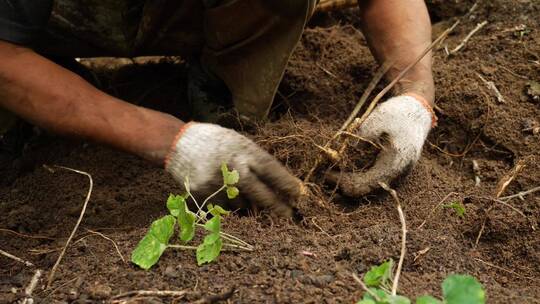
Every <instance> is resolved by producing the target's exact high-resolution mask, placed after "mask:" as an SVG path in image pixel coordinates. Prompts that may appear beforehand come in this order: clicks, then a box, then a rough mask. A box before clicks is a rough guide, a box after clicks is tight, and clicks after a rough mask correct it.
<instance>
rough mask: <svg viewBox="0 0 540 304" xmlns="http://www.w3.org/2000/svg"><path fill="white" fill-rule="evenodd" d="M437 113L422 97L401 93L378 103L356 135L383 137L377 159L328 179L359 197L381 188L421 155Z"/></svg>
mask: <svg viewBox="0 0 540 304" xmlns="http://www.w3.org/2000/svg"><path fill="white" fill-rule="evenodd" d="M435 123H436V117H435V114H434V112H433V110H432V109H431V106H430V105H429V104H427V102H426V101H424V100H423V99H422V98H421V97H419V96H418V97H413V96H409V95H402V96H398V97H393V98H391V99H389V100H388V101H386V102H384V103H382V104H381V105H379V106H378V107H377V108H376V109H375V110H374V111H373V112H372V113H371V114H370V115H369V116H368V118H367V119H366V121H365V122H364V123H363V124H362V125H361V127H360V128H359V130H358V135H359V136H361V137H363V138H366V139H368V140H371V141H378V140H379V139H380V138H381V137H383V138H385V139H386V141H385V142H384V145H383V150H382V151H381V152H380V153H379V156H378V157H377V161H376V162H375V165H373V167H372V168H370V169H369V170H368V171H367V172H365V173H342V174H340V172H331V173H330V174H328V175H327V180H328V181H330V182H332V183H337V182H338V181H339V184H340V189H341V191H342V192H343V194H345V195H348V196H352V197H359V196H362V195H364V194H367V193H369V192H371V191H373V190H375V189H378V188H380V186H379V182H384V183H388V184H389V183H390V182H391V181H392V180H394V179H395V178H397V177H399V176H401V175H402V174H404V173H406V172H407V171H409V169H411V168H412V167H413V166H414V164H415V163H416V162H417V161H418V159H419V158H420V154H421V153H422V147H423V145H424V142H425V140H426V137H427V135H428V133H429V131H430V129H431V127H432V126H434V125H435Z"/></svg>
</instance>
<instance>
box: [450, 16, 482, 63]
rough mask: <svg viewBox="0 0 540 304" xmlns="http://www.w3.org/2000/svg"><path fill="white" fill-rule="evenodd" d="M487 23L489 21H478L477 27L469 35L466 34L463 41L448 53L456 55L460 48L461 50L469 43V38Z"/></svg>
mask: <svg viewBox="0 0 540 304" xmlns="http://www.w3.org/2000/svg"><path fill="white" fill-rule="evenodd" d="M486 24H488V22H487V21H484V22H482V23H478V24H477V25H476V27H475V28H474V29H473V30H472V31H471V32H470V33H469V34H468V35H467V36H465V38H464V39H463V40H462V41H461V43H460V44H459V45H458V46H456V47H455V48H454V49H453V50H451V51H450V52H449V53H448V55H454V54H455V53H457V52H459V50H461V49H462V48H463V47H465V44H467V42H468V41H469V39H471V37H472V36H473V35H474V34H476V33H477V32H478V31H479V30H481V29H482V28H483V27H484V26H486Z"/></svg>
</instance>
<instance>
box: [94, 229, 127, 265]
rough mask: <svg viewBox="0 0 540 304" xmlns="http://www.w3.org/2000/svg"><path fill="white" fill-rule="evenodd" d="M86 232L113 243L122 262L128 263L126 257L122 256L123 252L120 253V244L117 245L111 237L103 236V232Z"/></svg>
mask: <svg viewBox="0 0 540 304" xmlns="http://www.w3.org/2000/svg"><path fill="white" fill-rule="evenodd" d="M86 231H88V232H90V233H92V234H95V235H98V236H100V237H102V238H104V239H106V240H108V241H109V242H111V243H112V244H113V246H114V248H115V249H116V252H117V253H118V255H119V256H120V259H122V262H124V263H126V259H124V256H123V255H122V252H120V249H119V248H118V244H116V242H115V241H114V240H113V239H111V238H110V237H108V236H106V235H105V234H103V233H101V232H98V231H94V230H90V229H86Z"/></svg>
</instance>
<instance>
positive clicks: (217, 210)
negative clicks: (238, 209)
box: [208, 204, 231, 216]
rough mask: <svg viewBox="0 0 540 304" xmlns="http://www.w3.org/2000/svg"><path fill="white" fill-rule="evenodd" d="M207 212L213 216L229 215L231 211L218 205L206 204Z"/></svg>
mask: <svg viewBox="0 0 540 304" xmlns="http://www.w3.org/2000/svg"><path fill="white" fill-rule="evenodd" d="M208 212H210V214H212V215H213V216H220V215H229V214H230V213H231V212H230V211H227V210H225V209H223V208H222V207H221V206H219V205H212V204H208Z"/></svg>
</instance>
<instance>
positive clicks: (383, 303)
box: [362, 288, 390, 304]
mask: <svg viewBox="0 0 540 304" xmlns="http://www.w3.org/2000/svg"><path fill="white" fill-rule="evenodd" d="M369 291H371V293H372V294H374V295H376V296H377V297H376V298H375V297H373V296H372V295H371V293H369V292H366V293H364V297H363V298H362V301H372V302H373V303H375V304H388V297H389V296H390V295H389V294H388V293H387V292H386V291H384V290H382V289H378V288H369ZM377 299H378V300H380V301H378V300H377ZM366 303H371V302H366Z"/></svg>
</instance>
